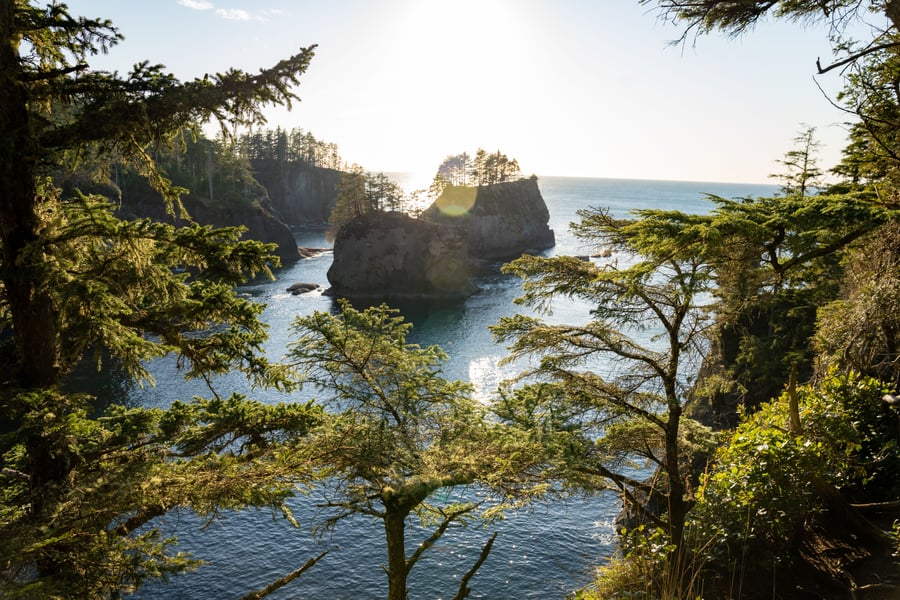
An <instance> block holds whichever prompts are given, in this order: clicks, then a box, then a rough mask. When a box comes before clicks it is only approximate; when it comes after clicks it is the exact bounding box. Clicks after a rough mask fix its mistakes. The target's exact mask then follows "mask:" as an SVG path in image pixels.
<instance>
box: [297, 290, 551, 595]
mask: <svg viewBox="0 0 900 600" xmlns="http://www.w3.org/2000/svg"><path fill="white" fill-rule="evenodd" d="M397 312H398V311H396V310H393V309H390V308H388V307H387V306H385V305H381V306H377V307H370V308H367V309H365V310H362V311H360V310H356V309H354V308H353V307H352V306H350V304H349V303H348V302H347V301H341V303H340V314H338V315H331V314H327V313H323V312H315V313H313V314H312V315H309V316H306V317H300V318H298V319H297V320H296V321H295V322H294V330H295V333H296V334H297V339H296V341H295V342H294V343H293V345H292V348H291V353H290V355H291V358H292V360H293V361H294V365H295V367H296V368H298V370H299V372H300V374H301V376H302V379H301V381H303V382H304V383H305V384H310V385H314V386H316V387H317V388H319V389H320V390H322V391H323V392H325V393H326V394H327V396H326V397H325V399H324V401H325V402H326V403H327V404H328V405H329V406H330V407H331V409H332V411H333V412H334V413H335V418H334V420H333V422H332V423H330V424H329V426H328V427H327V428H323V429H320V430H319V431H317V432H316V434H315V435H314V436H313V438H312V440H311V444H312V445H313V446H314V447H315V448H316V449H317V451H318V453H319V454H320V455H321V456H323V457H324V458H323V462H324V465H323V466H326V465H327V466H326V467H325V468H327V469H328V471H329V475H330V477H329V478H328V479H327V480H326V481H325V483H324V485H325V486H326V488H327V489H326V490H325V494H324V496H325V501H324V503H323V507H324V508H327V509H330V510H332V511H334V513H333V515H332V516H331V518H330V519H329V522H330V523H332V524H334V523H336V522H337V521H339V520H342V519H344V518H347V517H349V516H351V515H354V514H360V515H366V516H370V517H375V518H377V519H379V520H381V521H382V523H383V525H384V532H385V546H386V551H387V566H386V567H385V571H386V572H387V576H388V595H387V597H388V598H389V599H390V600H405V599H406V598H407V594H408V591H407V577H408V575H409V572H410V571H411V570H412V568H413V567H414V566H415V565H416V564H417V563H418V561H419V559H420V558H421V557H422V555H423V554H424V553H425V552H426V551H427V550H428V549H429V548H430V547H431V546H432V545H434V544H435V543H436V542H437V541H438V539H440V537H441V536H442V535H443V534H444V533H445V532H446V531H447V529H448V528H449V527H451V526H454V525H455V524H460V523H463V524H465V523H466V522H468V521H470V520H471V519H473V518H481V519H484V520H490V519H491V518H492V517H496V516H498V515H499V514H500V510H501V509H502V508H503V506H504V505H506V504H514V503H521V502H524V501H527V500H528V499H529V498H531V497H533V496H535V495H537V494H540V493H541V492H542V491H543V489H544V485H545V484H544V480H543V479H542V478H541V477H540V476H539V469H538V464H537V462H536V461H534V458H533V457H536V456H538V455H539V452H538V451H536V449H535V448H534V447H533V444H532V443H531V441H530V437H529V436H528V435H522V434H521V432H520V431H519V430H516V429H512V428H507V427H504V426H502V425H500V424H498V423H496V422H492V421H491V420H490V419H488V413H487V411H486V409H485V407H484V406H483V405H482V404H481V403H479V402H478V401H477V400H475V399H474V398H472V389H471V386H470V385H469V384H466V383H463V382H461V381H448V380H446V379H444V378H443V377H442V376H441V366H442V363H443V362H444V361H445V360H446V359H447V356H446V355H445V354H444V352H443V351H442V350H441V349H440V348H438V347H436V346H429V347H426V348H422V347H420V346H418V345H416V344H411V343H408V342H407V341H406V335H407V333H408V331H409V330H410V328H411V325H410V324H409V323H406V322H404V321H403V319H402V318H401V317H399V316H398V315H397ZM474 485H478V486H480V487H481V488H483V489H486V490H490V491H492V492H493V493H492V494H490V495H489V496H487V497H484V496H480V497H478V498H472V499H466V500H458V501H455V500H449V499H447V500H443V501H441V500H438V499H437V498H436V496H437V495H438V494H437V492H438V491H441V490H443V491H445V492H446V491H449V490H452V489H453V488H459V487H463V486H474ZM444 496H448V494H444ZM412 515H415V516H417V517H418V518H419V520H420V521H421V522H422V523H425V524H427V525H430V526H432V527H433V531H432V533H431V534H430V535H429V536H428V537H427V538H426V539H424V540H422V541H421V542H420V543H419V545H418V546H417V547H416V549H415V550H414V551H413V552H412V553H411V554H407V551H406V540H407V534H406V523H407V520H408V519H409V518H410V517H411V516H412ZM494 535H495V536H496V534H494ZM493 541H494V537H491V538H489V540H488V541H487V543H486V544H485V546H484V548H483V550H482V553H481V556H480V557H479V558H478V560H476V561H475V563H474V565H473V567H472V568H471V569H469V571H468V572H467V573H466V575H465V576H464V577H462V578H461V584H460V587H459V590H458V591H457V593H456V595H455V596H454V598H457V599H460V600H461V599H462V598H465V597H466V596H467V595H468V592H469V590H468V587H467V585H468V581H469V579H470V578H471V577H472V575H473V574H474V572H475V571H476V570H477V569H478V567H479V566H480V565H481V563H482V562H484V559H485V557H486V556H487V553H488V552H489V551H490V549H491V545H492V544H493Z"/></svg>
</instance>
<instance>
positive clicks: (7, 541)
mask: <svg viewBox="0 0 900 600" xmlns="http://www.w3.org/2000/svg"><path fill="white" fill-rule="evenodd" d="M0 37H2V39H3V40H4V43H3V44H2V45H0V107H2V108H0V340H2V344H3V348H2V350H3V352H2V357H0V423H3V432H2V435H0V467H2V471H0V539H2V540H3V543H2V544H0V595H3V596H4V597H18V596H21V597H29V598H32V597H77V598H103V597H113V596H116V597H117V596H118V595H119V594H121V593H122V592H128V591H132V590H134V589H135V588H136V587H138V586H139V585H140V584H141V583H142V582H144V581H145V580H147V579H154V578H160V577H165V576H167V575H168V574H171V573H177V572H180V571H183V570H185V569H187V568H190V567H191V566H192V565H193V564H195V563H194V562H193V561H190V560H189V559H188V558H187V557H185V556H184V555H182V554H180V553H174V552H172V551H171V548H170V546H171V545H172V540H166V539H163V538H162V537H161V536H160V533H159V531H158V530H157V529H156V528H155V527H153V524H152V519H153V518H154V517H156V516H159V515H162V514H164V513H166V512H167V511H169V510H171V509H173V508H176V507H190V508H193V509H195V510H197V511H199V512H201V513H205V514H214V513H215V511H216V510H217V509H218V508H222V507H240V506H244V505H247V504H254V505H271V506H279V505H280V504H281V502H282V500H283V499H284V497H285V496H286V495H288V494H289V493H291V489H292V485H293V484H294V483H295V482H296V481H297V480H298V479H300V480H302V478H303V477H304V475H303V473H304V472H306V471H305V470H304V465H305V464H306V462H305V459H303V458H301V453H300V450H301V446H302V444H300V445H298V446H297V447H296V448H294V447H292V446H291V445H290V444H292V443H293V442H294V441H299V440H302V437H303V435H304V434H305V433H306V431H307V430H308V429H310V428H311V427H313V426H315V424H316V423H318V421H319V420H320V412H319V411H318V410H317V409H316V408H315V407H310V406H305V405H301V406H290V407H288V406H282V407H270V406H264V405H261V404H257V403H254V402H251V401H249V400H246V399H244V398H241V397H238V396H234V397H232V398H229V399H221V398H218V397H216V398H215V399H213V400H209V401H196V402H194V403H191V404H175V405H173V407H172V408H171V409H170V410H146V409H137V408H124V407H122V406H113V407H111V408H109V409H108V410H106V412H105V413H104V414H102V415H95V414H94V413H95V412H96V411H97V410H99V409H98V408H96V407H94V406H93V405H92V399H91V398H89V397H85V396H78V395H73V394H69V393H66V392H65V391H64V390H65V389H66V386H67V384H68V383H69V381H70V379H71V374H72V371H73V369H75V367H76V366H78V365H79V364H80V363H81V362H82V361H83V359H86V355H87V354H88V353H89V352H90V353H91V355H92V356H93V357H95V358H96V361H97V363H98V364H99V361H100V359H101V358H102V359H103V361H105V363H106V364H112V365H116V366H118V368H120V369H121V370H122V371H123V372H124V373H125V374H126V376H127V378H129V379H130V380H132V381H147V380H148V379H149V376H148V374H147V372H146V371H145V370H144V367H143V365H144V361H146V360H149V359H152V358H156V357H159V356H162V355H165V354H169V353H175V354H177V355H178V360H179V364H180V365H182V366H183V367H184V369H185V372H186V375H187V376H191V377H200V378H204V379H206V380H207V381H209V380H210V378H211V377H212V376H214V375H216V374H221V373H227V372H234V371H240V372H243V373H245V374H246V375H247V376H248V377H251V378H252V379H253V380H254V382H256V383H259V384H276V383H278V382H283V381H284V380H283V378H282V377H281V376H280V375H279V374H278V372H277V371H276V370H275V369H273V367H272V365H270V364H269V363H268V362H267V361H266V359H265V357H264V356H263V354H262V352H261V344H262V342H263V340H264V339H265V337H266V332H265V327H264V325H263V324H262V323H261V322H260V320H259V315H260V312H261V310H262V308H261V307H260V306H258V305H255V304H253V303H251V302H249V301H248V300H246V299H244V298H241V297H239V296H238V295H236V294H235V292H234V290H233V286H234V285H235V284H238V283H240V282H242V281H245V280H246V278H247V277H249V276H251V275H253V274H254V273H259V272H263V273H265V272H268V265H269V264H272V263H274V262H275V261H276V260H277V259H275V258H274V257H273V256H272V247H269V246H265V245H263V244H260V243H257V242H244V241H240V240H239V237H240V233H241V231H240V230H237V229H223V230H214V229H211V228H209V227H200V226H190V227H186V228H181V229H176V228H173V227H171V226H169V225H166V224H160V223H152V222H150V221H149V220H139V221H123V220H119V219H117V218H115V217H114V216H113V212H112V208H113V205H112V202H111V200H110V199H108V198H103V197H100V196H85V195H83V194H80V193H79V192H77V191H76V192H75V193H73V194H71V195H64V194H63V193H62V192H61V190H60V189H58V188H57V187H56V186H55V185H54V184H53V181H52V180H51V179H50V176H51V175H52V174H53V173H54V172H58V171H65V169H66V168H68V167H71V166H72V165H74V164H76V163H77V162H78V160H80V159H82V158H84V157H90V158H91V162H92V164H101V165H102V164H103V163H104V161H112V160H116V161H121V162H125V163H126V164H128V165H129V166H131V167H133V168H134V169H136V170H137V171H138V172H140V173H141V174H142V175H144V176H145V177H146V178H147V179H148V180H149V182H150V183H151V184H152V185H153V186H154V187H155V188H156V189H157V190H158V191H159V192H160V193H161V194H162V195H163V196H164V198H165V199H166V201H167V202H168V203H169V207H170V209H171V210H172V211H173V212H174V211H176V210H178V208H179V203H178V194H179V193H180V192H181V191H182V190H179V189H177V188H175V187H174V186H172V185H171V184H170V182H169V181H168V180H167V178H166V177H165V175H164V174H163V173H162V172H161V171H160V170H159V169H158V168H157V166H156V165H155V163H154V161H153V158H152V157H153V156H154V153H155V152H154V151H155V149H156V148H158V147H160V146H162V145H165V144H168V143H172V142H175V141H177V138H178V135H179V134H180V132H182V131H183V128H185V127H189V128H190V127H194V128H195V127H196V126H197V124H198V123H202V122H204V121H206V120H207V119H210V118H212V119H214V120H217V121H218V122H219V123H220V124H221V125H222V126H223V129H225V128H226V126H227V127H231V126H239V125H247V124H255V123H261V122H263V121H264V119H263V116H262V113H261V112H260V111H261V107H262V106H263V105H265V104H271V103H275V104H289V103H290V101H291V100H292V99H294V98H295V95H294V92H293V91H292V90H291V87H292V86H293V85H294V84H296V83H297V82H298V78H299V76H300V74H302V73H303V72H304V70H305V69H306V67H307V65H308V64H309V61H310V59H311V58H312V55H313V52H312V50H313V49H312V48H305V49H301V50H300V52H299V53H298V54H297V55H295V56H292V57H290V58H288V59H285V60H283V61H281V62H279V63H278V64H277V65H275V66H274V67H272V68H269V69H264V70H261V71H260V72H258V73H256V74H249V73H245V72H242V71H237V70H229V71H228V72H226V73H223V74H217V75H212V76H206V77H203V78H201V79H195V80H193V81H186V82H180V81H178V80H177V79H176V78H175V77H174V76H172V75H170V74H167V73H166V72H165V71H164V70H163V68H162V67H161V66H151V65H150V64H148V63H140V64H138V65H136V66H135V67H134V70H133V71H132V72H131V73H128V74H127V75H119V74H117V73H108V72H102V71H95V70H92V69H91V68H90V65H89V63H88V59H89V57H90V56H92V55H94V54H96V53H98V52H105V51H107V50H108V49H109V48H110V47H112V46H114V45H115V44H116V43H118V42H119V41H120V40H121V39H122V38H121V36H120V34H119V33H118V31H117V30H116V29H115V28H114V27H113V26H112V25H111V23H110V22H109V21H106V20H103V19H86V18H79V17H73V16H71V15H70V14H69V13H68V12H67V9H66V7H65V6H64V5H62V4H57V3H55V2H54V3H51V4H48V5H43V4H42V3H38V2H30V1H26V0H0ZM107 164H108V163H107ZM101 170H102V169H101ZM118 401H119V402H121V403H122V404H127V401H128V399H127V398H125V397H122V398H119V399H118ZM276 432H277V433H276ZM276 440H278V441H279V443H281V442H283V443H285V444H288V446H286V447H285V450H284V452H281V453H279V454H277V455H275V454H273V453H271V452H269V448H270V447H271V446H272V444H274V443H275V442H276ZM295 450H296V452H295ZM247 452H249V453H253V454H254V455H255V456H256V457H257V458H258V460H257V461H255V462H247V461H246V460H244V456H245V453H247Z"/></svg>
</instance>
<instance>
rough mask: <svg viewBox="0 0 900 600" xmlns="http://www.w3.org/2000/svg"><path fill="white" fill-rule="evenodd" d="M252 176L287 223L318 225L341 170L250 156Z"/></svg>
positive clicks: (334, 196) (331, 202) (323, 219)
mask: <svg viewBox="0 0 900 600" xmlns="http://www.w3.org/2000/svg"><path fill="white" fill-rule="evenodd" d="M251 164H252V166H253V170H254V174H255V177H256V180H257V181H259V183H261V184H262V185H263V187H265V188H266V191H267V192H268V196H269V202H270V203H271V206H272V210H273V211H274V212H275V214H276V215H278V216H279V217H280V218H281V220H283V221H284V222H285V223H287V224H288V225H292V226H320V225H324V224H325V223H327V222H328V216H329V215H330V214H331V209H333V208H334V204H335V202H336V201H337V185H338V182H339V181H340V179H341V172H340V171H335V170H334V169H322V168H319V167H311V166H308V165H305V164H303V163H298V162H295V163H282V162H279V161H274V160H254V161H252V163H251Z"/></svg>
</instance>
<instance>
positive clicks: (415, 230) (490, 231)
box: [328, 178, 554, 299]
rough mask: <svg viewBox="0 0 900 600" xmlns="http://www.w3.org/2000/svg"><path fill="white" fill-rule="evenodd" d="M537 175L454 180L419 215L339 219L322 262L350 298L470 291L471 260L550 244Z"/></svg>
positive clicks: (340, 291) (454, 294)
mask: <svg viewBox="0 0 900 600" xmlns="http://www.w3.org/2000/svg"><path fill="white" fill-rule="evenodd" d="M549 219H550V213H549V211H548V210H547V205H546V204H545V203H544V199H543V198H542V197H541V193H540V190H539V189H538V187H537V180H536V178H532V179H523V180H520V181H515V182H511V183H502V184H497V185H493V186H484V187H478V188H472V187H452V188H448V189H447V190H445V192H444V193H443V194H442V195H441V196H440V197H439V198H438V199H437V200H436V201H435V203H434V204H433V205H432V206H431V207H430V208H429V209H428V210H427V211H425V213H424V214H423V216H422V217H421V218H419V219H413V218H411V217H408V216H406V215H404V214H401V213H384V212H371V213H367V214H365V215H363V216H361V217H357V218H356V219H354V220H353V221H351V222H350V223H347V224H346V225H344V226H343V227H342V228H341V230H340V231H339V232H338V234H337V237H336V239H335V241H334V262H333V263H332V265H331V268H330V269H329V270H328V280H329V281H330V282H331V285H332V289H331V293H333V294H335V295H339V296H347V297H350V298H379V299H412V298H417V299H423V298H460V297H466V296H468V295H470V294H472V293H473V292H474V291H476V289H477V288H476V287H475V285H474V284H473V283H472V275H473V271H474V269H473V265H474V264H475V263H476V262H482V261H498V260H504V259H510V258H515V257H518V256H519V255H521V254H522V253H523V252H528V251H539V250H543V249H545V248H549V247H551V246H553V244H554V236H553V231H552V230H551V229H550V228H549V227H548V225H547V224H548V222H549Z"/></svg>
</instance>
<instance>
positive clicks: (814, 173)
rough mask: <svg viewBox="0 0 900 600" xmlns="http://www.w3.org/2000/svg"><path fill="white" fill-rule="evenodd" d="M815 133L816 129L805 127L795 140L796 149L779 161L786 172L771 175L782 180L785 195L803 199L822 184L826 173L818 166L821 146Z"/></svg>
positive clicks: (782, 189)
mask: <svg viewBox="0 0 900 600" xmlns="http://www.w3.org/2000/svg"><path fill="white" fill-rule="evenodd" d="M815 133H816V128H815V127H810V126H808V125H806V126H804V127H803V130H802V131H801V132H800V133H799V134H797V137H795V138H794V144H795V147H794V149H793V150H789V151H788V152H787V153H785V155H784V158H783V159H781V160H779V161H778V162H779V163H780V164H781V165H783V166H784V168H785V172H784V173H778V174H773V175H769V177H773V178H775V179H779V180H781V182H782V184H781V191H782V192H783V193H784V194H785V195H788V196H792V195H798V196H800V197H801V198H802V197H803V196H806V195H807V192H808V191H809V189H810V188H811V187H816V186H818V185H819V184H820V179H821V177H822V176H823V175H824V173H822V171H821V170H820V169H819V167H818V165H817V160H816V153H817V152H818V149H819V146H820V144H819V142H817V141H816V138H815Z"/></svg>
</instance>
